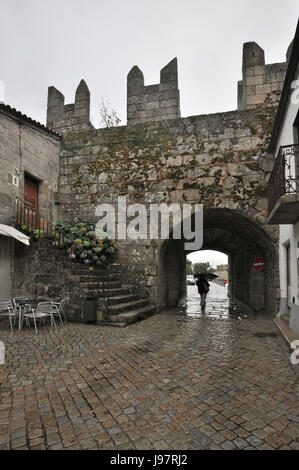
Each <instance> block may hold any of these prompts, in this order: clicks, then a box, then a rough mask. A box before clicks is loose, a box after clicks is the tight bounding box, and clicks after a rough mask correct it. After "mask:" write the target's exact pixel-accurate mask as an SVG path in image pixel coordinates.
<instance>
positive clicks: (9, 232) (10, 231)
mask: <svg viewBox="0 0 299 470" xmlns="http://www.w3.org/2000/svg"><path fill="white" fill-rule="evenodd" d="M0 235H6V236H7V237H12V238H15V239H16V240H19V242H22V243H24V244H25V245H29V240H30V238H29V237H27V235H25V234H24V233H22V232H19V230H16V229H15V228H13V227H10V226H9V225H2V224H0Z"/></svg>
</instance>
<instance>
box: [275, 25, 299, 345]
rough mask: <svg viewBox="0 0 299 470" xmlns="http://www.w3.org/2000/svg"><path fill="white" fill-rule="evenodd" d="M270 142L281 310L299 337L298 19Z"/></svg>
mask: <svg viewBox="0 0 299 470" xmlns="http://www.w3.org/2000/svg"><path fill="white" fill-rule="evenodd" d="M287 59H288V68H287V73H286V78H285V82H284V86H283V90H282V94H281V98H280V102H279V107H278V111H277V115H276V120H275V124H274V128H273V132H272V137H271V142H270V152H271V153H273V154H274V155H275V164H274V168H273V171H272V174H271V176H270V179H269V219H268V221H269V223H270V224H279V226H280V230H279V232H280V239H279V272H280V310H279V314H278V316H279V317H280V318H284V320H286V321H287V322H288V326H289V328H290V330H291V331H292V333H294V334H295V335H297V336H299V22H298V25H297V30H296V34H295V38H294V41H293V43H292V44H291V46H290V48H289V50H288V53H287Z"/></svg>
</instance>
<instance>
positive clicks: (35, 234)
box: [16, 221, 45, 241]
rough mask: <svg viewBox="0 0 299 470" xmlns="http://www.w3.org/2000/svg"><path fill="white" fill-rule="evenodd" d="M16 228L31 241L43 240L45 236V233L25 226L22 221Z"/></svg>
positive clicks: (18, 222)
mask: <svg viewBox="0 0 299 470" xmlns="http://www.w3.org/2000/svg"><path fill="white" fill-rule="evenodd" d="M16 228H17V229H18V230H20V232H23V233H25V235H28V236H29V237H30V238H31V240H35V241H37V240H39V239H40V238H43V237H44V236H45V233H44V231H43V230H40V229H35V228H34V227H32V226H31V225H27V224H24V223H22V222H20V221H17V223H16Z"/></svg>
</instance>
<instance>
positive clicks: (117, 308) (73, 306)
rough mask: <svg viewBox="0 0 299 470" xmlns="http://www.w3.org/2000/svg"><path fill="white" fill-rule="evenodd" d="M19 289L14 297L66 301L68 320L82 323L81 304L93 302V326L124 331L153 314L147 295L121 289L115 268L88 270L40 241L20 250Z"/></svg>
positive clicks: (48, 242)
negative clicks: (97, 324)
mask: <svg viewBox="0 0 299 470" xmlns="http://www.w3.org/2000/svg"><path fill="white" fill-rule="evenodd" d="M19 257H20V259H22V263H20V265H19V267H18V270H19V277H20V281H19V285H18V286H17V287H16V295H26V296H29V297H34V298H40V299H44V298H50V299H53V300H58V299H61V298H64V297H69V298H70V302H69V303H68V311H67V314H68V318H69V319H70V320H72V321H82V320H83V316H82V310H83V308H82V307H83V302H84V300H85V299H86V298H87V297H89V296H90V297H95V298H96V299H97V323H100V324H103V325H104V324H105V325H113V326H121V327H124V326H126V325H129V324H130V323H134V322H137V321H139V320H142V319H143V318H145V317H147V316H149V315H152V314H154V313H155V311H156V309H155V306H154V305H152V304H150V302H149V298H148V296H147V293H146V292H145V291H144V290H143V291H142V292H139V291H138V287H137V286H134V285H124V283H123V279H124V275H122V276H120V275H118V270H119V268H118V266H117V265H113V266H110V267H109V266H108V267H107V268H104V267H98V268H96V267H95V269H94V271H89V268H88V266H85V265H83V264H81V263H78V262H77V261H75V260H71V259H69V258H68V257H67V256H66V254H65V251H64V250H61V249H58V248H53V241H52V240H47V239H42V240H40V241H39V242H32V243H31V245H30V247H28V248H27V247H26V250H25V248H23V251H22V253H21V254H20V256H19Z"/></svg>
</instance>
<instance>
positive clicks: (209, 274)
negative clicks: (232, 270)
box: [194, 272, 218, 281]
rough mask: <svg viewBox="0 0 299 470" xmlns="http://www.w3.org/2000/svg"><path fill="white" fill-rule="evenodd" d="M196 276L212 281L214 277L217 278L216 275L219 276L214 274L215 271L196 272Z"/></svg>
mask: <svg viewBox="0 0 299 470" xmlns="http://www.w3.org/2000/svg"><path fill="white" fill-rule="evenodd" d="M194 277H195V278H201V277H203V278H205V279H207V281H212V280H213V279H216V277H218V275H217V274H213V273H208V272H204V273H198V274H195V275H194Z"/></svg>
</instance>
